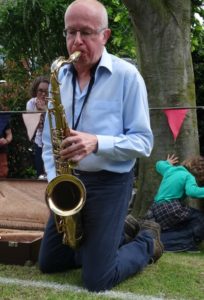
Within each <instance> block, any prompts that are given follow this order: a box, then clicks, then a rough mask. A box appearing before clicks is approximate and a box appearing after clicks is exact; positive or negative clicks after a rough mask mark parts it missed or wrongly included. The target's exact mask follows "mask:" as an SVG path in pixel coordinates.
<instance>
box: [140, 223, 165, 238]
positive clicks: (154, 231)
mask: <svg viewBox="0 0 204 300" xmlns="http://www.w3.org/2000/svg"><path fill="white" fill-rule="evenodd" d="M138 222H139V225H140V229H141V230H147V231H150V233H151V235H152V238H153V239H157V240H159V241H160V233H161V227H160V225H159V224H158V223H156V222H154V221H150V220H142V219H141V220H139V221H138Z"/></svg>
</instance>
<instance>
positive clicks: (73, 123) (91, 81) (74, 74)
mask: <svg viewBox="0 0 204 300" xmlns="http://www.w3.org/2000/svg"><path fill="white" fill-rule="evenodd" d="M97 65H98V64H96V65H95V66H94V67H93V68H92V69H91V79H90V81H89V85H88V89H87V93H86V95H85V98H84V102H83V104H82V107H81V110H80V113H79V115H78V118H77V120H76V122H75V120H74V115H75V102H76V99H75V93H76V77H77V73H76V70H75V68H74V67H73V77H72V85H73V96H72V129H74V130H76V129H77V127H78V125H79V121H80V118H81V114H82V111H83V109H84V106H85V104H86V103H87V101H88V98H89V95H90V93H91V90H92V87H93V85H94V80H95V72H96V68H97Z"/></svg>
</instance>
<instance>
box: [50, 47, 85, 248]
mask: <svg viewBox="0 0 204 300" xmlns="http://www.w3.org/2000/svg"><path fill="white" fill-rule="evenodd" d="M80 54H81V53H80V52H78V51H77V52H74V53H73V54H72V55H70V57H69V58H68V59H65V58H64V57H59V58H57V59H56V60H55V61H54V62H53V63H52V65H51V77H50V84H51V98H48V100H49V102H50V104H51V105H49V107H51V108H48V112H47V113H48V120H49V126H50V134H51V141H52V149H53V155H54V161H55V167H56V175H57V176H56V177H55V178H54V179H53V180H51V181H50V182H49V183H48V185H47V188H46V193H45V194H46V196H45V197H46V202H47V205H48V207H49V208H50V209H51V211H52V212H53V213H54V216H55V222H56V227H57V230H58V232H59V233H63V240H62V242H63V243H64V244H66V245H68V246H69V247H71V248H73V249H76V248H78V247H79V246H80V244H81V242H82V238H83V231H82V224H81V214H80V211H81V209H82V208H83V206H84V204H85V200H86V190H85V187H84V185H83V183H82V182H81V180H79V179H78V178H77V177H76V176H74V175H73V169H74V167H75V166H76V165H75V164H74V163H73V162H72V161H68V160H62V159H61V158H60V154H59V153H60V145H61V142H62V140H63V139H64V138H65V137H67V136H69V134H70V129H69V126H68V124H67V121H66V116H65V111H64V107H63V105H62V103H61V97H60V88H59V86H60V83H59V82H58V73H59V70H60V67H61V66H63V65H65V64H70V63H72V62H75V61H76V60H77V59H78V58H79V56H80ZM53 123H54V124H55V127H54V125H53Z"/></svg>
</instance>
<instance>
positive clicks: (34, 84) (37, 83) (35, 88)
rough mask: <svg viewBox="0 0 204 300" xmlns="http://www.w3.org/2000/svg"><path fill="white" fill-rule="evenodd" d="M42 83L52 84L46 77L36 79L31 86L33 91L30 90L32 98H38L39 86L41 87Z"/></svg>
mask: <svg viewBox="0 0 204 300" xmlns="http://www.w3.org/2000/svg"><path fill="white" fill-rule="evenodd" d="M41 82H46V83H47V84H49V83H50V81H49V79H48V78H47V77H46V76H39V77H37V78H35V80H34V81H33V83H32V85H31V89H30V94H31V97H36V96H37V90H38V86H39V85H40V83H41Z"/></svg>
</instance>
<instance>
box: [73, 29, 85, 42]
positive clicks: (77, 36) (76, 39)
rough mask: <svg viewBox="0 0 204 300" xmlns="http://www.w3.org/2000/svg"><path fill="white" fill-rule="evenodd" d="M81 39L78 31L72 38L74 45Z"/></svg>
mask: <svg viewBox="0 0 204 300" xmlns="http://www.w3.org/2000/svg"><path fill="white" fill-rule="evenodd" d="M82 40H83V39H82V37H81V32H80V31H76V34H75V37H74V43H76V42H82Z"/></svg>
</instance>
